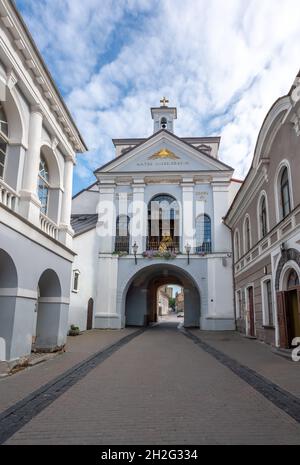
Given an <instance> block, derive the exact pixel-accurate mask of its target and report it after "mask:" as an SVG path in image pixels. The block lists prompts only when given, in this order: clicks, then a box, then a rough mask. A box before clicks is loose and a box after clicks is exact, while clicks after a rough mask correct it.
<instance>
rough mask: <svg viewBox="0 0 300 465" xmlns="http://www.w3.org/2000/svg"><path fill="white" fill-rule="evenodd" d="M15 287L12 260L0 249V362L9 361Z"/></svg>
mask: <svg viewBox="0 0 300 465" xmlns="http://www.w3.org/2000/svg"><path fill="white" fill-rule="evenodd" d="M17 287H18V275H17V269H16V266H15V264H14V262H13V260H12V258H11V257H10V256H9V255H8V254H7V253H6V252H5V251H4V250H2V249H0V361H4V360H9V359H10V353H11V344H12V338H13V328H14V319H15V308H16V290H17Z"/></svg>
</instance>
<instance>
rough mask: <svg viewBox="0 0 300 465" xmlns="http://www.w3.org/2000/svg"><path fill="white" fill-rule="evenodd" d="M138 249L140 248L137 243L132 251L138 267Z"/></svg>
mask: <svg viewBox="0 0 300 465" xmlns="http://www.w3.org/2000/svg"><path fill="white" fill-rule="evenodd" d="M138 248H139V246H138V245H137V243H136V242H135V243H134V244H133V246H132V250H133V255H134V262H135V264H136V265H137V257H136V254H137V251H138Z"/></svg>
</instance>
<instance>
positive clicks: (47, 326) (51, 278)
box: [33, 269, 63, 351]
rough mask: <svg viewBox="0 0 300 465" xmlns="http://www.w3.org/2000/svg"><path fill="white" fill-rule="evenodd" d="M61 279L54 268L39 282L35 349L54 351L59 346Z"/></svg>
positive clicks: (45, 273) (34, 336) (34, 332)
mask: <svg viewBox="0 0 300 465" xmlns="http://www.w3.org/2000/svg"><path fill="white" fill-rule="evenodd" d="M62 307H63V306H62V303H61V286H60V281H59V278H58V276H57V274H56V273H55V271H53V270H50V269H49V270H46V271H44V273H43V274H42V276H41V277H40V280H39V283H38V299H37V303H36V318H35V321H34V327H33V350H34V351H40V350H42V351H53V350H55V349H57V348H59V340H60V336H61V335H60V328H61V324H62V321H61V320H62V314H63V312H62V310H63V309H62Z"/></svg>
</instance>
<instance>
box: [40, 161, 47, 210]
mask: <svg viewBox="0 0 300 465" xmlns="http://www.w3.org/2000/svg"><path fill="white" fill-rule="evenodd" d="M38 197H39V200H40V202H41V212H42V213H44V215H47V212H48V199H49V169H48V165H47V162H46V160H45V158H44V157H43V155H41V159H40V167H39V176H38Z"/></svg>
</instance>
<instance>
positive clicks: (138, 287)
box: [125, 264, 200, 327]
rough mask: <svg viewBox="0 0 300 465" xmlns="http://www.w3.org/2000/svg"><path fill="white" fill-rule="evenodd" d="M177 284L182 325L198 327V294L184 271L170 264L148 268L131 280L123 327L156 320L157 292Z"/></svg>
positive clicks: (142, 324) (190, 278)
mask: <svg viewBox="0 0 300 465" xmlns="http://www.w3.org/2000/svg"><path fill="white" fill-rule="evenodd" d="M168 285H176V286H179V287H180V288H182V289H183V294H184V322H183V324H184V326H185V327H199V326H200V294H199V290H198V287H197V284H196V282H195V281H194V279H193V277H192V276H190V275H189V274H188V273H187V272H186V271H185V270H183V269H181V268H179V267H178V266H174V265H171V264H157V265H150V266H148V267H146V268H143V269H142V270H140V271H139V272H138V273H137V274H136V275H135V276H134V277H133V279H132V280H131V282H130V283H129V286H128V291H127V294H126V298H125V324H126V326H147V325H149V324H151V323H155V322H157V321H158V305H157V293H158V290H159V288H161V287H162V286H168Z"/></svg>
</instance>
